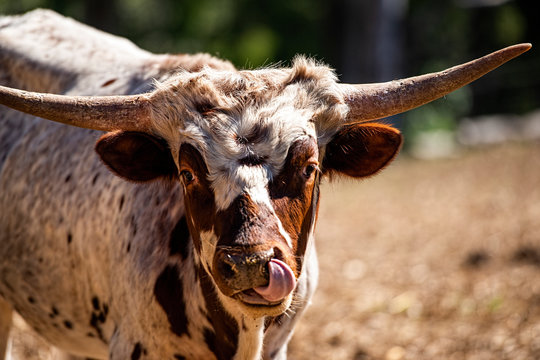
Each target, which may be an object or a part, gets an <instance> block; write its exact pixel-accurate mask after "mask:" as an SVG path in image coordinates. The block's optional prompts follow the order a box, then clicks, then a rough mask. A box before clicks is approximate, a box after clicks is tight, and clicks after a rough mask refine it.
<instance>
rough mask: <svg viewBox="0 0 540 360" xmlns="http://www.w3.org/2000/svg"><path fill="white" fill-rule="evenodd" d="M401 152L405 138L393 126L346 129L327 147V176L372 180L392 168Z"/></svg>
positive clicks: (372, 125) (324, 161)
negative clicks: (371, 177)
mask: <svg viewBox="0 0 540 360" xmlns="http://www.w3.org/2000/svg"><path fill="white" fill-rule="evenodd" d="M400 148H401V134H400V132H399V130H397V129H395V128H393V127H391V126H387V125H383V124H375V123H367V124H366V123H364V124H352V125H346V126H344V127H343V128H341V129H340V130H339V131H338V133H337V134H336V135H334V137H333V138H332V140H331V141H330V143H328V145H327V146H326V153H325V156H324V160H323V172H324V174H325V175H326V174H330V175H331V174H332V173H335V172H337V173H341V174H343V175H347V176H352V177H355V178H359V177H365V176H370V175H373V174H375V173H376V172H377V171H379V170H381V169H382V168H384V167H385V166H386V165H388V164H389V163H390V161H392V160H393V159H394V157H395V156H396V155H397V153H398V151H399V149H400Z"/></svg>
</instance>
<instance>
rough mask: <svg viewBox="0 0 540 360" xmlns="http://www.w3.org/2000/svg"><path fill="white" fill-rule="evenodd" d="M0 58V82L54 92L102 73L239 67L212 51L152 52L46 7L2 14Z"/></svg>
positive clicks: (146, 73) (150, 74) (155, 74)
mask: <svg viewBox="0 0 540 360" xmlns="http://www.w3.org/2000/svg"><path fill="white" fill-rule="evenodd" d="M0 63H1V64H2V67H1V68H0V84H2V85H7V86H10V87H15V88H21V89H26V90H32V91H40V92H51V93H62V92H65V91H66V89H68V88H71V85H72V84H73V83H74V82H75V81H80V80H81V78H94V77H95V76H96V74H97V75H99V74H103V73H108V74H117V75H121V76H130V75H133V74H137V75H139V76H140V77H158V76H160V75H161V74H164V73H168V72H170V71H172V70H175V69H177V68H181V69H184V70H187V71H198V70H200V69H201V68H202V67H203V66H210V67H213V68H219V69H227V70H231V69H234V67H233V66H232V65H231V64H230V63H229V62H227V61H223V60H219V59H217V58H214V57H212V56H210V55H208V54H195V55H156V54H152V53H150V52H148V51H145V50H142V49H140V48H139V47H137V46H136V45H135V44H133V43H132V42H131V41H129V40H127V39H125V38H121V37H118V36H114V35H111V34H107V33H105V32H102V31H100V30H97V29H94V28H92V27H90V26H87V25H84V24H81V23H79V22H77V21H75V20H73V19H70V18H67V17H64V16H62V15H59V14H57V13H55V12H53V11H50V10H42V9H39V10H34V11H31V12H29V13H27V14H24V15H20V16H4V17H1V18H0ZM141 75H142V76H141ZM88 95H90V94H88Z"/></svg>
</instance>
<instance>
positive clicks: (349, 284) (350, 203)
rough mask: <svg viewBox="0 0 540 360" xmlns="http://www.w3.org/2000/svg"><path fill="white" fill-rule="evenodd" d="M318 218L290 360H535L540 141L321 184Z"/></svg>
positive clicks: (539, 316)
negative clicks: (306, 297)
mask: <svg viewBox="0 0 540 360" xmlns="http://www.w3.org/2000/svg"><path fill="white" fill-rule="evenodd" d="M319 219H320V220H319V224H318V228H317V234H318V235H317V247H318V253H319V259H320V268H321V269H320V271H321V275H320V283H319V288H318V291H317V293H316V295H315V298H314V300H313V304H312V306H311V307H310V308H309V310H308V311H307V313H306V315H305V317H304V318H303V319H302V321H301V322H300V325H299V326H298V327H297V329H296V333H295V335H294V338H293V340H292V343H291V345H290V350H289V357H290V358H291V359H294V360H305V359H353V360H368V359H384V360H400V359H415V360H421V359H459V360H461V359H475V360H484V359H486V360H487V359H512V360H520V359H530V360H533V359H540V144H539V143H536V144H526V145H519V144H513V145H506V146H500V147H496V148H490V149H487V150H474V151H470V152H467V153H463V154H461V155H460V156H459V157H457V158H455V159H451V160H438V161H418V160H412V159H408V158H406V157H401V158H399V159H398V161H396V163H395V164H393V165H392V166H391V167H390V168H389V169H387V170H386V171H384V172H383V173H382V174H380V175H378V176H376V177H374V178H371V179H368V180H364V181H361V182H353V181H348V180H339V181H334V182H332V183H328V184H325V185H324V186H323V189H322V204H321V209H320V213H319ZM18 336H19V337H18V340H17V342H16V344H20V343H21V341H22V340H24V341H26V342H27V341H35V340H28V339H26V340H25V338H24V337H21V336H20V335H18ZM24 341H23V342H24ZM33 344H36V343H33ZM32 346H34V345H32ZM37 349H38V348H37V347H35V348H33V349H28V348H27V349H26V351H25V352H26V354H27V355H26V358H28V359H38V358H39V359H47V358H50V355H47V354H46V352H43V351H42V350H39V351H38V350H37ZM19 350H22V349H21V347H19Z"/></svg>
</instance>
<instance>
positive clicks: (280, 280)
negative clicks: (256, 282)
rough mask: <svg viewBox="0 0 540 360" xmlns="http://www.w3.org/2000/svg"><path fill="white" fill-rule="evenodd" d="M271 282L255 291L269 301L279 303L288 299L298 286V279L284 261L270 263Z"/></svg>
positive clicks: (271, 261) (275, 260)
mask: <svg viewBox="0 0 540 360" xmlns="http://www.w3.org/2000/svg"><path fill="white" fill-rule="evenodd" d="M268 272H269V273H270V282H269V283H268V285H267V286H261V287H257V288H255V289H253V290H255V292H256V293H257V294H259V295H261V296H262V297H263V298H264V299H265V300H268V301H279V300H282V299H284V298H285V297H287V295H289V294H290V293H291V291H293V290H294V287H295V286H296V279H295V277H294V274H293V272H292V270H291V268H290V267H289V266H288V265H287V264H285V263H284V262H283V261H280V260H277V259H272V260H270V262H269V263H268Z"/></svg>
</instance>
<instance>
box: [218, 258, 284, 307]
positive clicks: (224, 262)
mask: <svg viewBox="0 0 540 360" xmlns="http://www.w3.org/2000/svg"><path fill="white" fill-rule="evenodd" d="M273 257H274V250H273V249H270V250H266V251H259V252H244V251H242V250H241V249H235V250H219V251H218V252H217V254H216V256H215V258H214V269H216V270H217V272H216V275H217V276H216V277H217V279H216V281H218V283H221V289H222V291H223V292H224V293H226V292H229V293H226V295H229V296H231V295H233V294H235V293H238V292H241V291H244V290H248V289H253V288H256V287H261V286H266V285H268V283H269V272H268V262H269V261H270V260H271V259H272V258H273Z"/></svg>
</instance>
